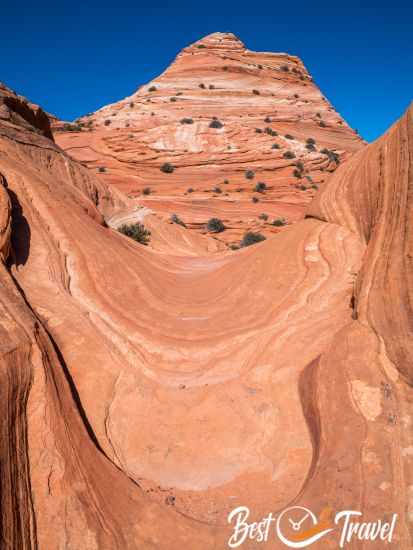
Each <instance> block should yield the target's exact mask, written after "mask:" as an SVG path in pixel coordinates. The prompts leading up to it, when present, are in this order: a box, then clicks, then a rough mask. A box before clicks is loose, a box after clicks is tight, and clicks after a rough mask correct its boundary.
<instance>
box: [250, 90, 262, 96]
mask: <svg viewBox="0 0 413 550" xmlns="http://www.w3.org/2000/svg"><path fill="white" fill-rule="evenodd" d="M252 93H253V94H254V95H260V91H259V90H252Z"/></svg>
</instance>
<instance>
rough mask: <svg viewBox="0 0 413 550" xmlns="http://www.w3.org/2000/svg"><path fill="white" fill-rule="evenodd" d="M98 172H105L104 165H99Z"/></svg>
mask: <svg viewBox="0 0 413 550" xmlns="http://www.w3.org/2000/svg"><path fill="white" fill-rule="evenodd" d="M98 172H100V173H101V174H103V173H104V172H106V168H105V167H104V166H99V168H98Z"/></svg>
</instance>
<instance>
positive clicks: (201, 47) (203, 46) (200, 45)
mask: <svg viewBox="0 0 413 550" xmlns="http://www.w3.org/2000/svg"><path fill="white" fill-rule="evenodd" d="M197 48H198V49H199V50H203V49H204V48H206V46H205V45H204V44H198V46H197Z"/></svg>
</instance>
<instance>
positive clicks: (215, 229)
mask: <svg viewBox="0 0 413 550" xmlns="http://www.w3.org/2000/svg"><path fill="white" fill-rule="evenodd" d="M206 228H207V230H208V231H210V232H211V233H222V231H224V230H225V225H224V224H223V222H222V220H220V219H219V218H211V219H210V220H208V222H207V224H206Z"/></svg>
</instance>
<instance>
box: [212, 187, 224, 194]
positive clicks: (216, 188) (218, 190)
mask: <svg viewBox="0 0 413 550" xmlns="http://www.w3.org/2000/svg"><path fill="white" fill-rule="evenodd" d="M214 193H222V189H221V188H220V187H214Z"/></svg>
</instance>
